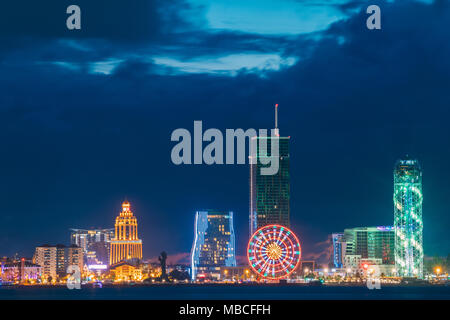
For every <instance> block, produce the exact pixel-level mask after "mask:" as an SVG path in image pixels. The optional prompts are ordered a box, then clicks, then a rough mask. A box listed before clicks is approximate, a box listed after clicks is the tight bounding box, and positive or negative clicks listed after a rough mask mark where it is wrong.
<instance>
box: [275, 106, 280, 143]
mask: <svg viewBox="0 0 450 320" xmlns="http://www.w3.org/2000/svg"><path fill="white" fill-rule="evenodd" d="M275 135H276V136H280V132H279V130H278V103H276V104H275Z"/></svg>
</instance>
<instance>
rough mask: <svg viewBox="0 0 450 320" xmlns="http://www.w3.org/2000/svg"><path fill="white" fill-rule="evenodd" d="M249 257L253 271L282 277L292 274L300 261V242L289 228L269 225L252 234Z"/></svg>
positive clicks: (268, 277) (268, 275)
mask: <svg viewBox="0 0 450 320" xmlns="http://www.w3.org/2000/svg"><path fill="white" fill-rule="evenodd" d="M247 257H248V262H249V264H250V266H251V268H252V269H253V271H255V272H256V273H257V274H259V275H260V276H261V277H263V278H266V279H269V280H277V279H282V278H285V277H287V276H288V275H289V274H291V273H292V272H293V271H294V270H295V269H296V268H297V266H298V264H299V262H300V258H301V247H300V242H299V241H298V239H297V237H296V236H295V234H294V233H293V232H292V231H291V230H289V229H288V228H286V227H284V226H280V225H276V224H271V225H267V226H264V227H262V228H260V229H258V230H257V231H256V232H255V233H254V234H253V235H252V236H251V238H250V241H249V243H248V249H247Z"/></svg>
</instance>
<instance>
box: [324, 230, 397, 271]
mask: <svg viewBox="0 0 450 320" xmlns="http://www.w3.org/2000/svg"><path fill="white" fill-rule="evenodd" d="M332 237H333V251H334V265H335V267H336V268H341V267H343V265H344V260H345V256H358V257H359V259H369V260H372V261H380V262H381V264H384V265H393V264H394V263H395V256H394V253H395V233H394V228H393V227H391V226H381V227H362V228H353V229H345V230H344V233H334V234H333V236H332Z"/></svg>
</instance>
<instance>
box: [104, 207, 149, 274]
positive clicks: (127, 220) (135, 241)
mask: <svg viewBox="0 0 450 320" xmlns="http://www.w3.org/2000/svg"><path fill="white" fill-rule="evenodd" d="M137 227H138V224H137V219H136V217H135V216H134V215H133V212H131V210H130V203H129V202H128V201H125V202H124V203H122V212H120V213H119V216H118V217H117V218H116V224H115V237H114V239H113V240H111V254H110V259H109V263H110V265H113V264H115V263H118V262H120V261H123V260H128V259H133V258H137V259H142V240H140V239H139V238H138V232H137Z"/></svg>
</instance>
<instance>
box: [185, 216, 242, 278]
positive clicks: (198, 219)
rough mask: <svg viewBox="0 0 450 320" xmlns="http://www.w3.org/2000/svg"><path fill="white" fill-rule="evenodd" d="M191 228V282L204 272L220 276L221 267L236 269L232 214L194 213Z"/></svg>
mask: <svg viewBox="0 0 450 320" xmlns="http://www.w3.org/2000/svg"><path fill="white" fill-rule="evenodd" d="M194 227H195V230H194V233H195V235H194V243H193V244H192V251H191V268H192V269H191V270H192V272H191V277H192V280H195V279H196V278H197V275H198V274H203V273H205V272H206V273H209V274H215V275H217V277H219V274H220V267H234V266H236V253H235V246H234V242H235V237H234V226H233V212H231V211H230V212H221V211H215V210H206V211H197V212H196V214H195V225H194Z"/></svg>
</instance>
